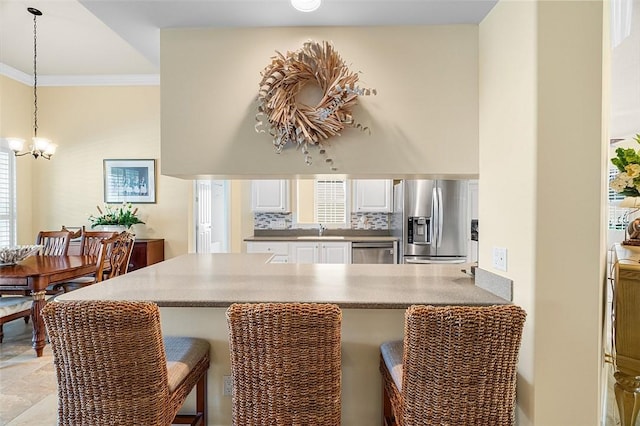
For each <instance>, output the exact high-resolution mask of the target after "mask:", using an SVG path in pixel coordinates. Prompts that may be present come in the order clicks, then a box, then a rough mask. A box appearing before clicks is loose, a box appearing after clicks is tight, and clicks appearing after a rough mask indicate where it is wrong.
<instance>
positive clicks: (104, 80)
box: [0, 62, 160, 86]
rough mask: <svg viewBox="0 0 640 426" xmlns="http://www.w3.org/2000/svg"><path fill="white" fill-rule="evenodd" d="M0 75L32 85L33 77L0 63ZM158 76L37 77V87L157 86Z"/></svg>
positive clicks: (158, 82) (158, 83)
mask: <svg viewBox="0 0 640 426" xmlns="http://www.w3.org/2000/svg"><path fill="white" fill-rule="evenodd" d="M0 75H4V76H5V77H8V78H11V79H13V80H16V81H18V82H20V83H23V84H27V85H29V86H30V85H32V84H33V76H32V75H30V74H26V73H24V72H22V71H20V70H17V69H15V68H13V67H11V66H9V65H6V64H3V63H1V62H0ZM159 85H160V74H114V75H38V86H159Z"/></svg>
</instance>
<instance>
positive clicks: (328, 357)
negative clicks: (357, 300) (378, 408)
mask: <svg viewBox="0 0 640 426" xmlns="http://www.w3.org/2000/svg"><path fill="white" fill-rule="evenodd" d="M341 321H342V313H341V311H340V308H339V307H338V306H336V305H329V304H310V303H258V304H233V305H231V306H230V307H229V308H228V310H227V322H228V326H229V347H230V350H231V375H232V378H233V391H232V394H233V395H232V413H233V424H234V425H236V426H253V425H314V426H338V425H340V408H341V405H340V386H341V385H340V373H341V372H340V359H341V357H340V324H341Z"/></svg>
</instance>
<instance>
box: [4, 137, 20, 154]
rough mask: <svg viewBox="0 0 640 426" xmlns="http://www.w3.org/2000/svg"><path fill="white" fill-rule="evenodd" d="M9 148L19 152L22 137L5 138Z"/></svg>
mask: <svg viewBox="0 0 640 426" xmlns="http://www.w3.org/2000/svg"><path fill="white" fill-rule="evenodd" d="M7 143H8V144H9V149H10V150H12V151H13V152H20V151H22V149H23V148H24V139H20V138H7Z"/></svg>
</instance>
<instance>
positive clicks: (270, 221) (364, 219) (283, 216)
mask: <svg viewBox="0 0 640 426" xmlns="http://www.w3.org/2000/svg"><path fill="white" fill-rule="evenodd" d="M390 216H391V215H390V214H389V213H351V229H370V230H386V229H389V220H390V218H389V217H390ZM253 228H254V229H292V228H293V215H292V214H291V213H254V214H253Z"/></svg>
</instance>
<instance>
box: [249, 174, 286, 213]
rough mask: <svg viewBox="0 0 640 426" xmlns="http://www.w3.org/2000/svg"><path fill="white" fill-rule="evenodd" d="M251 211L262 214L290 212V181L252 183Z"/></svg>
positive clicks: (269, 180) (278, 180)
mask: <svg viewBox="0 0 640 426" xmlns="http://www.w3.org/2000/svg"><path fill="white" fill-rule="evenodd" d="M251 209H252V210H253V211H254V212H262V213H270V212H279V213H286V212H290V211H291V207H290V203H289V181H288V180H285V179H268V180H254V181H252V182H251Z"/></svg>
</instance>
